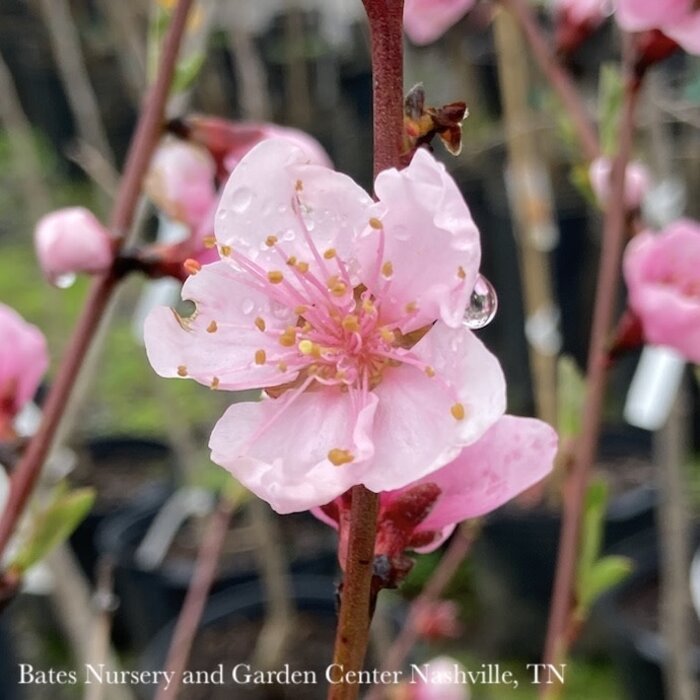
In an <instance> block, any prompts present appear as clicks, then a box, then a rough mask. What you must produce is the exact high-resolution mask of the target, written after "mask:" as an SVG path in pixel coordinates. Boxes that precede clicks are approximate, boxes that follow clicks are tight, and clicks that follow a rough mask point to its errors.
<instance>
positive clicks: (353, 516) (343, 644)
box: [328, 486, 379, 700]
mask: <svg viewBox="0 0 700 700" xmlns="http://www.w3.org/2000/svg"><path fill="white" fill-rule="evenodd" d="M351 494H352V495H351V498H352V504H351V511H350V536H349V542H348V553H347V560H346V562H345V580H344V582H343V592H342V598H341V603H340V618H339V620H338V630H337V633H336V638H335V650H334V653H333V663H334V664H337V665H336V666H334V668H338V669H342V676H341V677H340V678H339V679H338V680H339V682H338V683H336V684H334V685H331V686H330V688H329V690H328V700H354V699H355V698H357V695H358V692H359V689H360V686H359V685H358V684H357V683H352V682H350V683H349V682H347V681H346V680H345V676H346V674H347V673H348V672H352V671H360V670H361V669H362V665H363V662H364V659H365V653H366V651H367V644H368V642H369V626H370V622H371V621H372V607H373V605H372V602H373V601H372V600H371V598H372V573H373V563H374V540H375V537H376V534H377V513H378V511H379V497H378V496H377V494H376V493H372V492H371V491H368V490H367V489H366V488H365V487H364V486H353V488H352V492H351Z"/></svg>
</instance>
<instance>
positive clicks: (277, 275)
mask: <svg viewBox="0 0 700 700" xmlns="http://www.w3.org/2000/svg"><path fill="white" fill-rule="evenodd" d="M267 279H268V280H269V281H270V282H272V284H280V282H282V280H283V279H284V275H283V274H282V273H281V272H280V271H279V270H270V271H269V272H268V273H267Z"/></svg>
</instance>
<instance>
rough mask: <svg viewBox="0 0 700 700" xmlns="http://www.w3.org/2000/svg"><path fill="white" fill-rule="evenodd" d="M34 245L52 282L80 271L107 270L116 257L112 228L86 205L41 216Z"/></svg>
mask: <svg viewBox="0 0 700 700" xmlns="http://www.w3.org/2000/svg"><path fill="white" fill-rule="evenodd" d="M34 247H35V250H36V255H37V258H38V260H39V264H40V266H41V269H42V271H43V272H44V274H45V275H46V277H47V278H48V279H49V281H51V282H53V283H56V282H58V281H59V280H60V278H61V277H63V276H65V275H73V274H75V273H78V272H90V273H99V272H104V271H106V270H107V269H109V267H110V265H111V264H112V260H113V251H112V241H111V237H110V235H109V231H107V229H106V228H105V227H104V226H103V225H102V224H101V223H100V222H99V221H98V220H97V219H96V218H95V216H94V215H93V214H92V213H91V212H90V211H88V210H87V209H84V208H83V207H68V208H66V209H58V210H57V211H54V212H51V213H50V214H47V215H46V216H44V217H42V218H41V219H40V220H39V223H38V224H37V225H36V228H35V229H34Z"/></svg>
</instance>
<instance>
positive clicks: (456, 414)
mask: <svg viewBox="0 0 700 700" xmlns="http://www.w3.org/2000/svg"><path fill="white" fill-rule="evenodd" d="M450 413H451V414H452V417H453V418H454V419H455V420H464V416H465V411H464V406H463V404H461V403H456V404H453V405H452V407H451V408H450Z"/></svg>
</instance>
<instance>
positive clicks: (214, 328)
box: [207, 321, 219, 333]
mask: <svg viewBox="0 0 700 700" xmlns="http://www.w3.org/2000/svg"><path fill="white" fill-rule="evenodd" d="M218 329H219V326H217V325H216V321H212V322H211V323H210V324H209V325H208V326H207V333H216V331H217V330H218Z"/></svg>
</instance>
